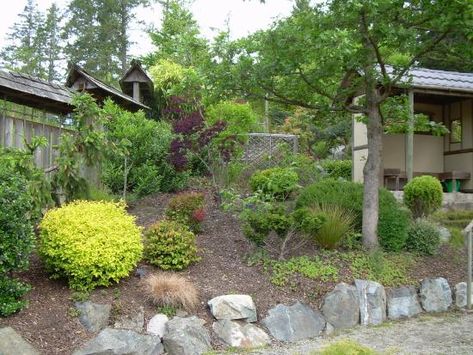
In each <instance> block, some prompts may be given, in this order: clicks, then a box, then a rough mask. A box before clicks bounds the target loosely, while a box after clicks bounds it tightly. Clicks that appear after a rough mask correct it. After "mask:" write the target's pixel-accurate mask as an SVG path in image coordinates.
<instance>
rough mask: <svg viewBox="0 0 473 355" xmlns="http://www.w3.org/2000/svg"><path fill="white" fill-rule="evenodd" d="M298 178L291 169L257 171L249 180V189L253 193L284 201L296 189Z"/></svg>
mask: <svg viewBox="0 0 473 355" xmlns="http://www.w3.org/2000/svg"><path fill="white" fill-rule="evenodd" d="M298 181H299V176H298V175H297V173H296V172H295V171H294V170H293V169H291V168H270V169H266V170H261V171H257V172H256V173H254V174H253V176H251V178H250V187H251V189H252V190H253V191H254V192H262V193H264V194H267V195H270V196H273V197H275V198H277V199H280V200H284V199H286V198H287V197H289V195H290V193H291V192H293V191H294V190H296V189H297V187H298Z"/></svg>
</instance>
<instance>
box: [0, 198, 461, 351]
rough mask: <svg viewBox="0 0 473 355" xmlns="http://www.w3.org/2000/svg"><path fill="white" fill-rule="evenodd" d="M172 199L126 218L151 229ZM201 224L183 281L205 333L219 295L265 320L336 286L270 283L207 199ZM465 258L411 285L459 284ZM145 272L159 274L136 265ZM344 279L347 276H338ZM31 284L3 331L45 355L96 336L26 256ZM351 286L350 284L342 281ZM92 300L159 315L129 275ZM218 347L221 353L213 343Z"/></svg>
mask: <svg viewBox="0 0 473 355" xmlns="http://www.w3.org/2000/svg"><path fill="white" fill-rule="evenodd" d="M171 197H172V195H171V194H157V195H154V196H150V197H147V198H144V199H142V200H140V201H137V202H136V203H133V204H132V205H131V206H130V208H129V212H130V213H131V214H133V215H135V216H136V217H137V222H138V224H140V225H141V226H143V227H148V226H149V225H151V224H152V223H154V222H155V221H157V220H159V219H160V218H162V215H163V212H164V209H165V206H166V205H167V201H168V200H169V199H170V198H171ZM206 215H207V216H206V220H205V221H204V223H203V228H202V233H200V234H199V235H198V236H197V245H198V248H199V254H200V256H201V261H199V262H198V263H196V264H194V265H192V266H191V267H189V268H188V269H187V270H185V271H182V272H180V274H181V275H183V276H185V277H186V278H188V279H189V280H191V281H192V282H193V283H194V284H195V286H196V287H197V289H198V290H199V292H200V299H201V306H200V308H199V309H198V310H197V315H198V316H199V317H201V318H203V319H205V320H206V321H207V325H208V326H209V327H210V325H211V323H212V317H211V315H210V313H209V311H208V308H207V305H206V302H207V301H208V300H209V299H211V298H213V297H215V296H218V295H222V294H237V293H244V294H249V295H251V296H252V297H253V299H254V301H255V303H256V305H257V308H258V313H259V314H258V316H259V318H262V317H264V316H265V315H266V313H267V310H268V309H269V308H271V307H273V306H275V305H276V304H278V303H286V304H290V303H293V302H294V301H296V300H299V301H302V302H306V303H308V304H311V305H312V306H314V307H319V306H320V303H321V300H322V298H323V296H324V295H325V293H326V292H328V291H330V290H331V289H332V288H333V286H334V284H333V283H324V282H321V281H314V280H309V279H306V278H302V277H301V278H296V281H295V283H294V284H292V285H291V287H276V286H274V285H273V284H271V282H270V281H269V276H268V274H267V273H266V272H265V271H264V270H263V269H262V267H255V266H248V263H247V262H246V261H245V260H246V256H247V255H248V254H249V253H251V252H252V247H251V245H250V244H249V243H248V242H247V240H246V239H245V237H244V236H243V234H242V233H241V230H240V226H239V222H238V221H237V220H236V219H235V218H234V217H232V216H231V215H229V214H227V213H224V212H223V211H221V210H220V209H218V208H217V206H216V203H215V201H213V199H211V198H210V197H209V196H208V198H207V208H206ZM463 257H464V256H463V253H462V252H460V251H456V250H453V249H451V248H449V247H444V248H443V249H442V251H441V253H440V254H439V255H438V256H435V257H426V258H423V259H422V260H420V261H419V262H418V263H417V264H416V267H415V268H413V269H412V270H411V276H412V278H413V279H414V280H421V279H422V278H424V277H428V276H436V277H438V276H443V277H446V278H447V279H448V280H449V282H450V284H451V285H453V284H455V283H457V282H460V281H462V280H463V279H464V275H465V273H464V270H463V269H464V267H463V265H464V264H465V262H464V258H463ZM139 267H140V268H142V269H144V270H146V271H147V272H157V271H159V270H158V269H157V268H155V267H153V266H150V265H147V264H145V263H141V264H140V265H139ZM340 274H341V275H340V276H341V279H342V280H344V279H345V278H346V277H347V275H349V273H347V271H346V270H343V269H342V270H340ZM19 276H20V277H21V278H22V279H23V280H24V281H26V282H28V283H30V284H31V285H32V286H33V290H32V291H31V292H30V293H29V294H28V296H27V299H28V301H29V306H28V307H27V308H26V309H24V310H23V311H21V312H19V313H17V314H15V315H13V316H10V317H8V318H2V319H0V327H2V326H11V327H13V328H14V329H15V330H16V331H17V332H18V333H19V334H21V335H22V336H23V337H24V338H25V339H27V340H28V341H29V342H31V343H32V344H33V346H34V347H35V348H36V349H38V350H39V351H40V352H41V353H42V354H48V355H49V354H70V353H72V352H73V351H74V350H75V349H77V348H79V347H80V346H81V345H82V344H84V343H85V342H86V341H87V340H89V339H91V338H92V337H93V336H94V335H95V334H92V333H88V332H87V331H86V330H85V329H84V328H83V327H82V326H81V325H80V323H79V321H78V318H77V315H76V314H75V312H74V307H73V305H74V301H73V292H72V291H71V290H70V289H69V288H68V287H67V284H66V283H65V282H64V281H61V280H50V279H49V278H48V275H47V274H46V272H45V270H44V268H43V266H42V263H41V261H40V260H39V259H38V258H37V256H35V255H33V256H32V258H31V267H30V269H29V271H27V272H24V273H22V274H20V275H19ZM347 281H349V280H347ZM90 300H91V301H93V302H97V303H111V304H112V306H113V308H112V320H111V324H113V321H114V318H116V317H118V316H120V315H122V314H130V313H132V312H133V311H134V310H136V309H138V308H139V307H140V306H143V307H144V309H145V318H146V320H148V319H149V318H151V317H152V316H153V315H154V314H155V313H156V307H154V306H153V305H152V304H151V303H150V301H149V300H147V299H146V298H145V297H144V296H143V289H142V285H141V282H140V278H139V277H138V275H135V274H132V275H130V276H129V277H128V278H126V279H124V280H122V281H121V282H120V283H119V284H117V285H115V286H112V287H108V288H100V289H97V290H94V291H93V292H92V293H91V295H90ZM213 342H214V345H215V346H216V348H221V345H222V344H220V343H219V341H218V340H217V339H213Z"/></svg>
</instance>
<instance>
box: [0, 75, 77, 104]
mask: <svg viewBox="0 0 473 355" xmlns="http://www.w3.org/2000/svg"><path fill="white" fill-rule="evenodd" d="M72 93H73V91H72V90H71V89H69V88H68V87H66V86H64V85H59V84H55V83H51V82H48V81H45V80H41V79H38V78H35V77H33V76H31V75H27V74H22V73H14V72H7V71H3V70H0V95H1V96H2V97H4V98H6V99H8V100H10V101H13V102H16V103H19V104H24V105H28V106H31V107H35V108H41V109H47V110H50V111H52V112H58V113H66V112H70V111H71V110H72V107H71V100H72Z"/></svg>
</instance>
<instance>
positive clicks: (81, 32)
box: [65, 0, 149, 82]
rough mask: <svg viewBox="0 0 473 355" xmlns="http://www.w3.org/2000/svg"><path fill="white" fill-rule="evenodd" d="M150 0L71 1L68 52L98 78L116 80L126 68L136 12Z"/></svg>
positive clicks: (66, 34) (75, 61) (67, 32)
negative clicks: (137, 8)
mask: <svg viewBox="0 0 473 355" xmlns="http://www.w3.org/2000/svg"><path fill="white" fill-rule="evenodd" d="M148 3H149V1H148V0H119V1H112V0H72V1H71V2H70V3H69V7H68V21H67V24H66V30H65V37H66V38H67V41H68V43H67V45H66V48H65V52H66V54H67V56H68V57H69V60H70V61H72V62H74V63H79V64H81V65H82V66H83V67H84V68H85V69H86V70H89V71H91V72H92V73H94V74H95V75H97V76H98V77H99V78H101V79H103V80H105V81H108V82H114V81H116V80H117V79H118V78H119V77H120V76H121V75H122V74H123V73H124V71H125V70H126V69H127V65H128V64H127V63H128V49H129V47H130V43H131V42H130V39H129V28H130V25H131V23H132V21H133V19H134V18H135V14H134V10H135V9H136V7H138V6H139V5H147V4H148Z"/></svg>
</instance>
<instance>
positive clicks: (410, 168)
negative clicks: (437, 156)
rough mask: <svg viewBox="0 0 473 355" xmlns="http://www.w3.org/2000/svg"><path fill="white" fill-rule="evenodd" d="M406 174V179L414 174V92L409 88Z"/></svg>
mask: <svg viewBox="0 0 473 355" xmlns="http://www.w3.org/2000/svg"><path fill="white" fill-rule="evenodd" d="M406 174H407V181H411V180H412V177H413V175H414V92H413V91H412V90H409V120H408V122H407V134H406Z"/></svg>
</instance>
